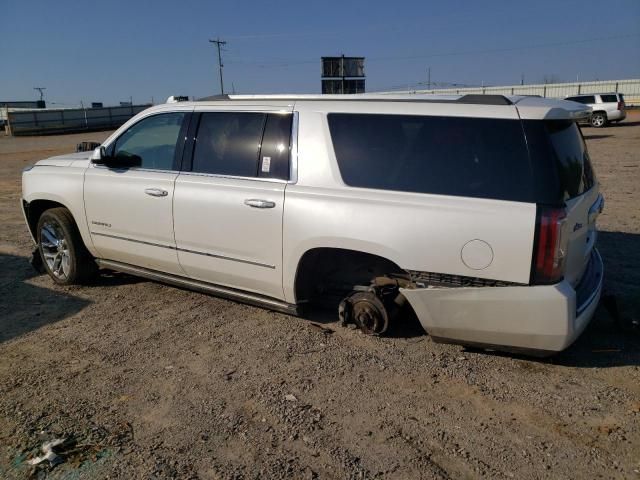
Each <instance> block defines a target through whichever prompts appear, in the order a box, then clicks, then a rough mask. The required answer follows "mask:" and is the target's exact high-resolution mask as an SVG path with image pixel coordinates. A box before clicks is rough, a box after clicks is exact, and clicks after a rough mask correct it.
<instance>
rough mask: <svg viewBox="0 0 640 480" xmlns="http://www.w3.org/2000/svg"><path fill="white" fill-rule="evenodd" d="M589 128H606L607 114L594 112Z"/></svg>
mask: <svg viewBox="0 0 640 480" xmlns="http://www.w3.org/2000/svg"><path fill="white" fill-rule="evenodd" d="M591 126H592V127H595V128H602V127H606V126H607V114H606V113H604V112H595V113H593V114H592V115H591Z"/></svg>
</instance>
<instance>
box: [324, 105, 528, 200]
mask: <svg viewBox="0 0 640 480" xmlns="http://www.w3.org/2000/svg"><path fill="white" fill-rule="evenodd" d="M328 119H329V128H330V131H331V137H332V139H333V146H334V150H335V154H336V158H337V161H338V166H339V169H340V173H341V175H342V179H343V180H344V182H345V183H346V184H347V185H350V186H353V187H363V188H375V189H383V190H397V191H404V192H417V193H432V194H440V195H455V196H464V197H480V198H493V199H500V200H512V201H521V202H531V201H534V198H533V191H532V185H531V170H530V165H529V157H528V154H527V147H526V143H525V139H524V136H523V132H522V125H521V123H520V121H519V120H505V119H489V118H460V117H437V116H414V115H376V114H343V113H335V114H329V115H328Z"/></svg>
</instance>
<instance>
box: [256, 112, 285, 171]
mask: <svg viewBox="0 0 640 480" xmlns="http://www.w3.org/2000/svg"><path fill="white" fill-rule="evenodd" d="M292 120H293V115H291V114H277V113H270V114H269V115H268V117H267V124H266V125H265V128H264V136H263V137H262V149H261V150H260V168H259V169H258V176H259V177H266V178H279V179H281V180H289V157H290V151H291V122H292Z"/></svg>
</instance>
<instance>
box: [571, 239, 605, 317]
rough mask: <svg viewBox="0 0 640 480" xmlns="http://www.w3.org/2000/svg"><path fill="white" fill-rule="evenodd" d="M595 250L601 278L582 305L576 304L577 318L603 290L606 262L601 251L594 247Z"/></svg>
mask: <svg viewBox="0 0 640 480" xmlns="http://www.w3.org/2000/svg"><path fill="white" fill-rule="evenodd" d="M593 252H594V253H595V255H596V258H595V260H596V261H597V262H598V265H597V268H598V270H599V271H600V279H599V281H598V286H597V287H596V288H594V289H593V292H591V295H589V298H587V299H586V300H585V301H584V302H582V304H581V305H579V306H576V318H577V317H579V316H580V315H582V313H583V312H584V311H585V310H586V309H587V308H589V306H590V305H591V303H592V302H593V301H594V300H595V299H596V297H597V296H598V295H600V293H601V292H602V284H603V282H604V262H603V261H602V257H601V256H600V252H599V251H598V249H597V248H594V249H593Z"/></svg>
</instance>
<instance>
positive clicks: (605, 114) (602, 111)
mask: <svg viewBox="0 0 640 480" xmlns="http://www.w3.org/2000/svg"><path fill="white" fill-rule="evenodd" d="M595 113H603V114H604V116H605V117H608V115H607V112H606V111H604V110H595V111H593V112H591V115H593V114H595Z"/></svg>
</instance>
